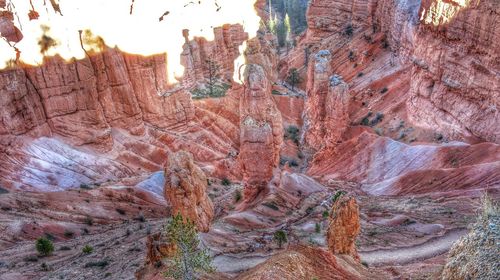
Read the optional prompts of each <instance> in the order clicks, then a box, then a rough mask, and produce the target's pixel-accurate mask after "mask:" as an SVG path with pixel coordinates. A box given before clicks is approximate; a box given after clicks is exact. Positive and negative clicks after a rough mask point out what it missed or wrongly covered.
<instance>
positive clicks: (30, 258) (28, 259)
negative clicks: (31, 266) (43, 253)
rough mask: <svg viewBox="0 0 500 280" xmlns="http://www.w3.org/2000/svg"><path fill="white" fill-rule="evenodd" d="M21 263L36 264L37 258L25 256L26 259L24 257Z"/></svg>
mask: <svg viewBox="0 0 500 280" xmlns="http://www.w3.org/2000/svg"><path fill="white" fill-rule="evenodd" d="M23 261H25V262H37V261H38V257H37V256H35V255H31V256H26V257H24V259H23Z"/></svg>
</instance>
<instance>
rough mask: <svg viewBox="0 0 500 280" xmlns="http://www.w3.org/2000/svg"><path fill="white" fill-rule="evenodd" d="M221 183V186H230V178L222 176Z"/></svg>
mask: <svg viewBox="0 0 500 280" xmlns="http://www.w3.org/2000/svg"><path fill="white" fill-rule="evenodd" d="M221 184H222V185H223V186H230V185H231V180H229V179H228V178H223V179H222V181H221Z"/></svg>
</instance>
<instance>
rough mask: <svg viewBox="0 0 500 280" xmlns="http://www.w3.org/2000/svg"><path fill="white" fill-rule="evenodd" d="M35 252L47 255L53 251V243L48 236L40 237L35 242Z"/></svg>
mask: <svg viewBox="0 0 500 280" xmlns="http://www.w3.org/2000/svg"><path fill="white" fill-rule="evenodd" d="M35 246H36V250H37V252H38V253H39V254H40V255H42V256H48V255H50V254H52V252H54V244H53V243H52V241H50V240H49V239H48V238H45V237H40V238H38V239H37V240H36V243H35Z"/></svg>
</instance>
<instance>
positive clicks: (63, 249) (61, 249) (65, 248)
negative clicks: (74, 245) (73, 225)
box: [59, 246, 71, 251]
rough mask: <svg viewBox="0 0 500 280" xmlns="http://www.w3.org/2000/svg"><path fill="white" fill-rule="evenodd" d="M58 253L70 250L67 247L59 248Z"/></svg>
mask: <svg viewBox="0 0 500 280" xmlns="http://www.w3.org/2000/svg"><path fill="white" fill-rule="evenodd" d="M59 251H71V248H70V247H69V246H61V248H59Z"/></svg>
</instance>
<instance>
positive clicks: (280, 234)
mask: <svg viewBox="0 0 500 280" xmlns="http://www.w3.org/2000/svg"><path fill="white" fill-rule="evenodd" d="M274 240H275V241H276V243H278V246H279V247H280V248H281V246H283V243H286V242H288V238H287V236H286V232H284V231H283V230H278V231H276V232H275V233H274Z"/></svg>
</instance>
